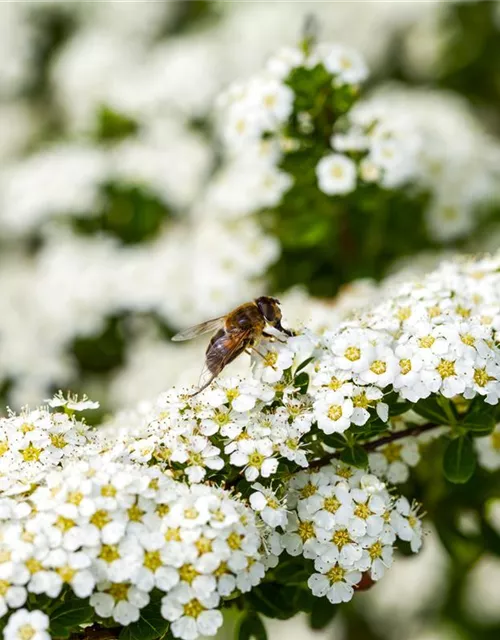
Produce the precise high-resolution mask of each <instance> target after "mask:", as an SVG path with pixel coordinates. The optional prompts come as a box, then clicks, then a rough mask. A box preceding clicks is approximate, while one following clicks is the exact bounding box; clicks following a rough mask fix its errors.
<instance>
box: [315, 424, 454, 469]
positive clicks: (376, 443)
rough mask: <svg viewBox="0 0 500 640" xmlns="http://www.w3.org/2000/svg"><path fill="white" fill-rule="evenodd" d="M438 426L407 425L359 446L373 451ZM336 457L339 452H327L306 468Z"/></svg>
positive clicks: (316, 467) (321, 464)
mask: <svg viewBox="0 0 500 640" xmlns="http://www.w3.org/2000/svg"><path fill="white" fill-rule="evenodd" d="M440 426H441V425H439V424H434V423H429V424H422V425H416V426H413V427H409V428H408V429H404V430H403V431H394V432H393V433H390V434H389V435H387V436H383V437H382V438H379V439H378V440H372V441H371V442H365V443H364V444H362V445H361V446H362V447H363V449H364V450H365V451H374V450H375V449H378V448H379V447H383V446H384V445H386V444H389V442H395V441H396V440H402V439H403V438H408V437H410V436H419V435H420V434H421V433H425V432H426V431H431V429H437V428H438V427H440ZM338 457H339V454H338V453H337V452H334V453H328V454H327V455H325V456H323V457H322V458H318V460H313V462H311V463H310V465H309V467H308V469H318V468H320V467H324V466H325V465H326V464H328V463H329V462H330V461H331V460H335V459H336V458H338Z"/></svg>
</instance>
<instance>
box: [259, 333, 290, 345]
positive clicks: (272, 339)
mask: <svg viewBox="0 0 500 640" xmlns="http://www.w3.org/2000/svg"><path fill="white" fill-rule="evenodd" d="M262 335H263V336H264V338H268V339H269V342H281V344H286V340H281V338H278V337H277V336H273V334H272V333H266V332H265V331H263V332H262Z"/></svg>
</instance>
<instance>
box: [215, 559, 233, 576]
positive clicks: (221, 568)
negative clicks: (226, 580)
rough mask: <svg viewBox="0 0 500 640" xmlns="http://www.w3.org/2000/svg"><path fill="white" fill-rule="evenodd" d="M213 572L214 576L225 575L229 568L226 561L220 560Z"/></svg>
mask: <svg viewBox="0 0 500 640" xmlns="http://www.w3.org/2000/svg"><path fill="white" fill-rule="evenodd" d="M213 573H214V576H215V577H216V578H220V577H221V576H225V575H226V574H228V573H229V569H228V567H227V562H224V561H223V562H221V563H220V565H219V566H218V567H217V569H216V570H215V571H214V572H213Z"/></svg>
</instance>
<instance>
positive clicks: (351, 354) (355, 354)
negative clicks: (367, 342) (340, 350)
mask: <svg viewBox="0 0 500 640" xmlns="http://www.w3.org/2000/svg"><path fill="white" fill-rule="evenodd" d="M344 358H347V360H350V361H351V362H356V360H359V359H360V358H361V351H360V350H359V349H358V347H348V348H347V349H346V350H345V352H344Z"/></svg>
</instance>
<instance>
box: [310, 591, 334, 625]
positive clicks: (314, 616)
mask: <svg viewBox="0 0 500 640" xmlns="http://www.w3.org/2000/svg"><path fill="white" fill-rule="evenodd" d="M337 611H338V607H336V606H335V605H333V604H331V603H330V602H329V600H327V598H315V599H314V603H313V607H312V611H311V615H310V617H309V626H310V627H311V629H314V630H316V631H320V630H321V629H324V628H325V627H327V626H328V625H329V624H330V622H331V621H332V620H333V618H334V616H335V614H336V613H337Z"/></svg>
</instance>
